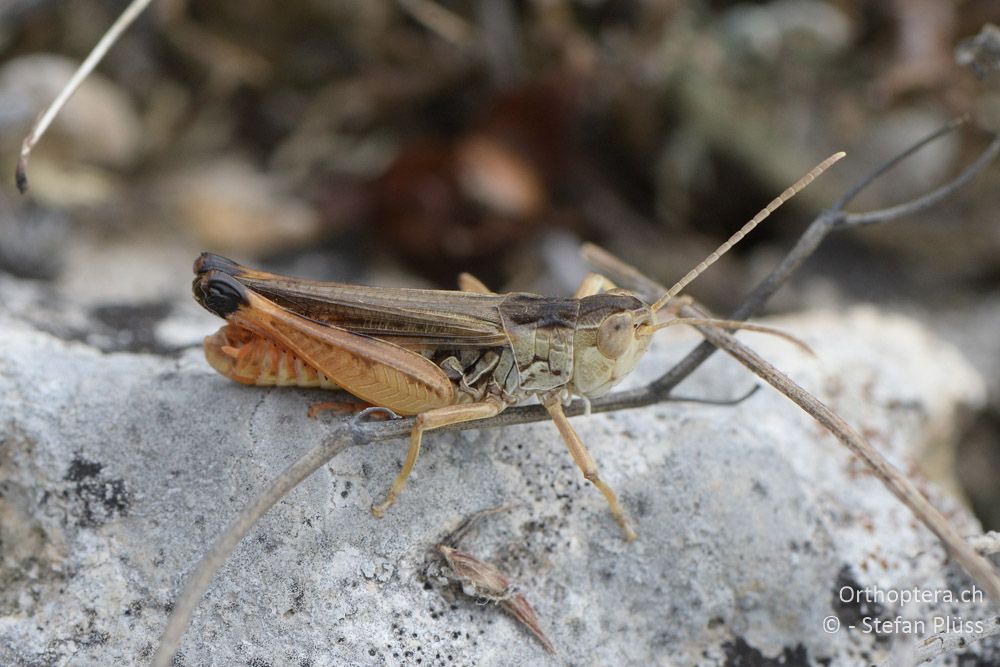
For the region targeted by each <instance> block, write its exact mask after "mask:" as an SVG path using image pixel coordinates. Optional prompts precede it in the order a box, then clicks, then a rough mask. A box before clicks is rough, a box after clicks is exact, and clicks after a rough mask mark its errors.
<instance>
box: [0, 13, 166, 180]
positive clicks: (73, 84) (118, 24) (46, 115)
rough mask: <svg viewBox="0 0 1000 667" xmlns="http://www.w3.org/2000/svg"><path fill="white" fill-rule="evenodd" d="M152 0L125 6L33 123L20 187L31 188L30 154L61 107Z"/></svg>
mask: <svg viewBox="0 0 1000 667" xmlns="http://www.w3.org/2000/svg"><path fill="white" fill-rule="evenodd" d="M151 1H152V0H132V3H131V4H130V5H129V6H128V7H126V8H125V11H124V12H122V14H121V16H119V17H118V19H117V20H116V21H115V22H114V23H112V24H111V27H110V28H108V31H107V32H106V33H104V36H103V37H101V40H100V41H99V42H97V46H95V47H94V49H93V50H92V51H91V52H90V53H89V54H88V55H87V58H86V60H84V61H83V62H82V63H81V64H80V67H79V68H78V69H77V70H76V72H74V73H73V76H72V77H71V78H70V80H69V82H68V83H67V84H66V86H65V87H64V88H63V89H62V90H60V91H59V94H58V95H57V96H56V99H54V100H53V101H52V104H50V105H49V106H48V108H46V109H45V111H43V112H42V113H41V114H40V115H39V116H38V120H36V121H35V124H34V125H33V126H32V128H31V131H30V132H28V136H26V137H25V138H24V141H23V142H21V156H20V157H19V158H18V160H17V168H16V169H15V172H14V180H15V182H16V183H17V189H18V190H19V191H20V192H21V194H24V193H25V192H27V191H28V171H27V170H28V158H29V157H31V150H32V149H33V148H34V147H35V144H37V143H38V140H39V139H41V138H42V135H43V134H45V131H46V130H47V129H49V125H51V124H52V121H53V120H55V117H56V116H57V115H58V114H59V111H60V110H61V109H62V108H63V107H64V106H65V105H66V102H68V101H69V98H71V97H73V93H75V92H76V90H77V88H79V87H80V84H82V83H83V81H84V80H85V79H86V78H87V77H88V76H90V73H91V72H92V71H94V68H95V67H96V66H97V63H99V62H101V59H102V58H104V55H105V54H106V53H107V52H108V49H110V48H111V47H112V46H113V45H114V43H115V42H117V41H118V38H119V37H121V35H122V33H123V32H125V30H126V29H127V28H128V27H129V26H130V25H132V22H133V21H135V19H136V18H138V16H139V14H141V13H142V10H144V9H145V8H146V7H147V5H149V3H150V2H151Z"/></svg>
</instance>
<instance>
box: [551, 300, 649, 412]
mask: <svg viewBox="0 0 1000 667" xmlns="http://www.w3.org/2000/svg"><path fill="white" fill-rule="evenodd" d="M649 321H650V309H649V306H647V305H646V304H644V303H643V302H642V301H640V300H639V299H638V298H637V297H636V296H634V295H633V294H631V293H629V292H627V291H625V290H611V291H610V292H605V293H603V294H596V295H594V296H588V297H584V298H583V299H581V300H580V314H579V319H578V324H577V330H576V336H575V338H574V341H573V381H572V383H571V386H570V390H571V391H572V392H573V393H574V394H577V395H580V396H586V397H588V398H595V397H597V396H602V395H604V394H606V393H608V391H610V390H611V388H612V387H614V386H615V385H616V384H617V383H618V382H619V381H620V380H621V379H622V378H624V377H625V376H626V375H628V374H629V373H631V372H632V370H633V369H634V368H635V367H636V364H638V363H639V359H641V358H642V355H643V354H644V353H645V352H646V348H648V347H649V341H650V340H651V338H652V337H651V336H650V335H649V331H648V324H649Z"/></svg>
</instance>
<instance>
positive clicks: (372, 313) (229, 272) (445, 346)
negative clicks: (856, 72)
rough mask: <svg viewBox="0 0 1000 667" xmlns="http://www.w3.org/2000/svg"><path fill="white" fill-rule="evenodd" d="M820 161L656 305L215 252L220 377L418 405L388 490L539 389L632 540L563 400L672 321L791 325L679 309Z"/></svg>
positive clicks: (593, 282) (207, 261)
mask: <svg viewBox="0 0 1000 667" xmlns="http://www.w3.org/2000/svg"><path fill="white" fill-rule="evenodd" d="M843 155H844V154H843V153H837V154H835V155H833V156H831V157H829V158H827V159H826V160H825V161H823V162H822V163H820V164H819V165H817V166H816V167H815V168H814V169H813V170H812V171H810V172H809V173H808V174H806V175H805V176H803V177H802V178H801V179H799V181H798V182H796V183H795V184H794V185H792V186H791V187H790V188H788V189H787V190H785V191H784V192H783V193H782V194H781V195H779V196H778V197H777V198H775V199H774V200H773V201H772V202H771V203H770V204H768V206H766V207H765V208H764V209H762V210H761V211H760V212H759V213H758V214H757V215H756V216H754V218H753V219H751V220H750V221H749V222H747V223H746V224H745V225H744V226H743V227H742V228H741V229H740V230H739V231H738V232H736V233H735V234H734V235H733V236H732V237H730V239H729V240H727V241H726V242H725V243H723V244H722V245H721V246H719V248H718V249H716V250H715V252H713V253H712V254H710V255H709V256H708V257H707V258H706V259H705V260H704V261H702V262H700V263H699V264H698V265H697V266H696V267H695V268H694V269H692V270H691V271H690V272H688V274H687V275H685V276H684V277H683V278H681V280H679V281H678V282H677V283H676V284H675V285H674V286H673V287H672V288H670V290H668V291H667V292H666V293H665V294H664V295H663V296H662V297H661V298H660V299H658V300H657V301H656V302H654V303H652V304H650V303H646V302H645V301H643V300H642V299H640V298H639V297H638V296H637V295H635V294H633V293H631V292H628V291H626V290H623V289H619V288H617V287H615V286H614V285H613V284H612V283H611V282H610V281H609V280H608V279H607V278H605V277H603V276H601V275H599V274H590V275H588V276H587V277H586V278H585V279H584V280H583V282H582V284H581V285H580V287H579V289H577V291H576V293H575V295H574V296H573V297H572V298H558V297H545V296H539V295H535V294H525V293H512V294H494V293H492V292H490V291H489V290H488V289H487V288H486V287H485V286H484V285H483V284H482V283H481V282H479V281H478V280H477V279H475V278H474V277H472V276H470V275H468V274H463V275H462V276H460V278H459V287H460V290H458V291H443V290H424V289H399V288H382V287H363V286H357V285H348V284H341V283H332V282H317V281H309V280H300V279H297V278H289V277H285V276H280V275H276V274H272V273H267V272H264V271H258V270H254V269H251V268H248V267H245V266H242V265H240V264H237V263H236V262H234V261H232V260H229V259H226V258H224V257H221V256H219V255H214V254H211V253H203V254H202V255H201V256H200V257H199V258H198V260H197V261H196V262H195V265H194V271H195V274H196V278H195V279H194V283H193V286H192V287H193V291H194V296H195V299H196V300H197V301H198V303H200V304H201V305H202V306H203V307H205V308H206V309H207V310H209V311H211V312H212V313H215V314H216V315H218V316H220V317H222V318H224V319H225V320H226V321H227V324H226V326H224V327H222V328H221V329H220V330H219V331H218V332H216V333H215V334H213V335H211V336H208V337H207V338H206V339H205V344H204V347H205V356H206V358H207V359H208V362H209V364H210V365H211V366H212V367H213V368H215V370H217V371H218V372H219V373H221V374H222V375H224V376H226V377H228V378H231V379H233V380H236V381H237V382H241V383H244V384H250V385H257V386H297V387H319V388H323V389H338V388H339V389H344V390H346V391H348V392H349V393H351V394H352V395H354V396H356V397H358V398H359V399H361V400H362V401H365V402H368V403H371V404H373V405H377V406H381V407H385V408H388V409H390V410H392V411H393V412H396V413H398V414H400V415H416V420H415V423H414V426H413V429H412V432H411V435H410V447H409V451H408V452H407V455H406V460H405V461H404V463H403V467H402V470H400V472H399V474H398V475H397V477H396V479H395V481H394V482H393V484H392V487H391V488H390V490H389V492H388V494H387V496H386V498H385V500H384V501H383V502H381V503H378V504H376V505H374V506H373V507H372V512H373V513H374V514H375V516H377V517H381V516H382V515H383V514H384V513H385V511H386V510H387V509H388V508H389V507H390V506H391V505H392V504H393V503H394V502H395V501H396V499H397V498H398V496H399V494H400V492H401V491H402V490H403V487H404V485H405V484H406V479H407V477H408V476H409V475H410V472H411V471H412V470H413V466H414V464H415V463H416V460H417V456H418V455H419V453H420V445H421V441H422V438H423V434H424V432H425V431H429V430H433V429H437V428H441V427H444V426H448V425H450V424H457V423H461V422H467V421H473V420H478V419H485V418H488V417H492V416H494V415H497V414H499V413H500V412H502V411H503V410H504V409H506V408H507V407H508V406H511V405H514V404H516V403H519V402H521V401H524V400H526V399H528V398H531V397H536V398H537V400H538V401H539V402H540V403H541V404H542V405H543V406H544V407H545V409H546V410H547V411H548V413H549V415H550V416H551V417H552V420H553V421H554V422H555V425H556V428H557V429H558V431H559V434H560V435H561V436H562V439H563V441H564V442H565V443H566V446H567V448H568V449H569V452H570V454H571V456H572V457H573V460H574V461H575V463H576V465H577V466H578V467H579V468H580V471H581V472H582V473H583V476H584V478H585V479H587V480H588V481H589V482H590V483H591V484H593V485H594V486H595V487H597V489H598V490H599V491H600V492H601V493H602V494H603V495H604V498H605V499H606V501H607V503H608V506H609V508H610V511H611V514H612V515H613V516H614V518H615V520H616V521H617V522H618V523H619V524H620V526H621V527H622V530H623V531H624V534H625V538H626V539H627V540H634V539H635V538H636V536H637V535H636V532H635V530H634V529H633V528H632V525H631V523H630V522H629V519H628V517H627V516H626V514H625V511H624V510H623V509H622V506H621V503H620V502H619V500H618V497H617V496H616V495H615V492H614V491H613V490H612V489H611V487H610V486H608V484H606V483H605V482H604V481H603V480H602V479H601V477H600V474H599V472H598V468H597V463H596V462H595V461H594V458H593V457H592V456H591V454H590V452H588V451H587V448H586V446H585V445H584V443H583V442H582V441H581V439H580V437H579V436H578V435H577V433H576V431H574V430H573V427H572V426H571V425H570V423H569V420H568V418H567V417H566V415H565V413H564V411H563V406H564V405H566V404H568V403H569V401H571V400H572V398H573V397H581V398H583V399H584V400H585V401H586V400H589V399H591V398H595V397H598V396H602V395H604V394H606V393H607V392H608V391H610V390H611V388H612V387H614V386H615V385H616V384H617V383H618V382H620V381H621V380H622V379H623V378H624V377H625V376H626V375H628V374H629V373H630V372H632V370H633V369H634V368H635V367H636V365H637V364H638V363H639V360H640V359H641V358H642V356H643V354H644V353H645V351H646V349H647V348H648V347H649V344H650V341H651V340H652V337H653V334H654V333H655V332H656V331H657V330H658V329H661V328H663V327H666V326H672V325H675V324H690V325H696V326H698V325H701V326H718V327H723V328H726V329H750V330H757V331H765V332H768V333H777V334H778V335H783V336H785V337H786V338H790V337H789V336H787V335H786V334H782V333H781V332H776V331H774V330H773V329H770V328H768V327H762V326H758V325H752V324H747V323H743V322H733V321H729V320H715V319H697V318H677V317H673V318H672V319H667V320H664V321H661V320H660V319H659V317H660V315H661V314H662V313H663V312H664V311H665V312H667V313H668V314H675V313H676V304H678V303H681V302H682V300H681V299H675V297H677V296H678V294H679V293H680V292H681V290H683V289H684V287H686V286H687V285H688V284H689V283H690V282H691V281H692V280H694V279H695V278H696V277H697V276H698V275H700V274H701V273H702V272H703V271H705V269H707V268H708V267H709V266H710V265H711V264H713V263H714V262H715V261H717V260H718V259H719V257H720V256H722V254H724V253H725V252H727V251H728V250H729V249H730V248H731V247H732V246H733V245H735V244H736V243H738V242H739V241H740V239H742V238H743V236H745V235H746V234H747V233H749V232H750V230H752V229H753V228H754V227H756V226H757V225H758V224H759V223H760V222H761V221H763V220H764V219H765V218H766V217H767V216H768V215H770V214H771V213H772V212H773V211H774V210H775V209H777V208H778V207H779V206H780V205H781V204H782V203H784V202H785V201H787V200H788V199H790V198H791V197H792V196H794V195H795V193H797V192H798V191H799V190H801V189H802V188H804V187H805V186H806V185H808V184H809V183H811V182H812V181H813V179H815V178H816V177H817V176H818V175H819V174H820V173H822V172H823V171H824V170H825V169H827V168H828V167H829V166H830V165H832V164H833V163H834V162H836V161H837V160H839V159H840V158H841V157H843Z"/></svg>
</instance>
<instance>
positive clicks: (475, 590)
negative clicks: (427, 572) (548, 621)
mask: <svg viewBox="0 0 1000 667" xmlns="http://www.w3.org/2000/svg"><path fill="white" fill-rule="evenodd" d="M438 551H440V552H441V555H442V556H444V559H445V560H446V561H447V562H448V566H449V567H451V569H452V571H453V572H454V573H455V576H456V577H458V580H459V581H460V582H462V592H463V593H465V594H466V595H468V596H469V597H474V598H476V600H477V601H482V603H483V604H485V603H486V602H492V603H494V604H499V605H500V606H501V607H503V609H504V610H506V611H507V612H508V613H509V614H511V615H512V616H513V617H514V618H516V619H517V620H518V621H520V623H521V624H522V625H524V626H525V627H526V628H528V630H529V631H531V634H533V635H535V638H536V639H538V641H539V642H541V644H542V646H543V647H545V650H546V651H548V652H549V653H551V654H553V655H554V654H555V652H556V649H555V647H554V646H553V645H552V642H550V641H549V640H548V638H547V637H546V636H545V633H544V632H542V628H541V625H539V623H538V616H536V615H535V611H534V609H532V608H531V604H529V603H528V598H526V597H525V596H524V593H521V592H520V591H518V590H517V588H516V587H515V586H513V585H511V583H510V579H508V578H507V576H506V575H504V573H503V572H501V571H500V570H499V569H498V568H497V567H496V566H495V565H493V564H492V563H487V562H485V561H481V560H479V559H478V558H476V557H475V556H473V555H472V554H468V553H465V552H464V551H459V550H458V549H454V548H452V547H449V546H448V545H446V544H439V545H438Z"/></svg>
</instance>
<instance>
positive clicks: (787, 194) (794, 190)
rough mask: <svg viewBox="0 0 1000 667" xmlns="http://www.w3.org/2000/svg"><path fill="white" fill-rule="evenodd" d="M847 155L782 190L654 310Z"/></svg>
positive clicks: (655, 308)
mask: <svg viewBox="0 0 1000 667" xmlns="http://www.w3.org/2000/svg"><path fill="white" fill-rule="evenodd" d="M845 155H846V153H844V152H843V151H840V152H839V153H834V154H833V155H831V156H830V157H828V158H827V159H825V160H823V161H822V162H820V163H819V164H818V165H816V166H815V167H813V168H812V170H810V171H809V173H808V174H806V175H805V176H803V177H802V178H800V179H799V180H797V181H796V182H795V184H794V185H792V186H791V187H790V188H788V189H787V190H785V191H784V192H782V193H781V194H780V195H778V196H777V197H775V198H774V200H773V201H772V202H771V203H770V204H768V205H767V206H765V207H764V208H763V209H762V210H761V211H760V212H759V213H758V214H757V215H755V216H754V217H753V219H751V220H750V222H748V223H747V224H745V225H743V227H742V228H740V230H739V231H738V232H736V233H735V234H733V235H732V236H730V237H729V240H728V241H726V242H725V243H723V244H722V245H720V246H719V247H718V248H716V249H715V252H713V253H712V254H711V255H709V256H708V257H706V258H705V260H704V261H703V262H701V263H700V264H698V266H696V267H694V268H693V269H691V270H690V271H688V274H687V275H686V276H684V277H683V278H681V279H680V280H678V281H677V283H675V284H674V286H673V287H671V288H670V289H669V290H667V293H666V294H664V295H663V296H662V297H660V300H659V301H657V302H656V303H654V304H653V312H656V311H658V310H659V309H660V308H663V306H665V305H666V304H667V302H668V301H670V300H671V299H673V298H674V297H675V296H677V295H678V294H680V293H681V290H683V289H684V288H685V287H687V286H688V285H689V284H690V283H691V281H692V280H694V279H695V278H697V277H698V276H700V275H701V274H702V273H704V272H705V269H707V268H708V267H710V266H712V265H713V264H715V263H716V262H717V261H718V260H719V258H720V257H722V256H723V255H725V254H726V253H727V252H729V250H730V249H731V248H732V247H733V246H734V245H736V244H737V243H739V242H740V241H741V240H742V239H743V237H744V236H746V235H747V234H749V233H750V231H751V230H752V229H753V228H754V227H756V226H757V225H759V224H760V223H761V222H763V221H764V219H765V218H767V216H769V215H771V214H772V213H774V211H775V210H777V208H778V207H779V206H781V205H782V204H784V203H785V202H786V201H788V200H789V199H791V198H792V197H794V196H795V195H796V194H798V193H799V192H800V191H802V190H803V189H804V188H805V187H806V186H807V185H809V184H810V183H812V182H813V181H814V180H816V177H817V176H819V175H820V174H822V173H823V172H824V171H826V170H827V169H829V168H830V166H831V165H832V164H833V163H835V162H836V161H837V160H839V159H840V158H842V157H844V156H845Z"/></svg>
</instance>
